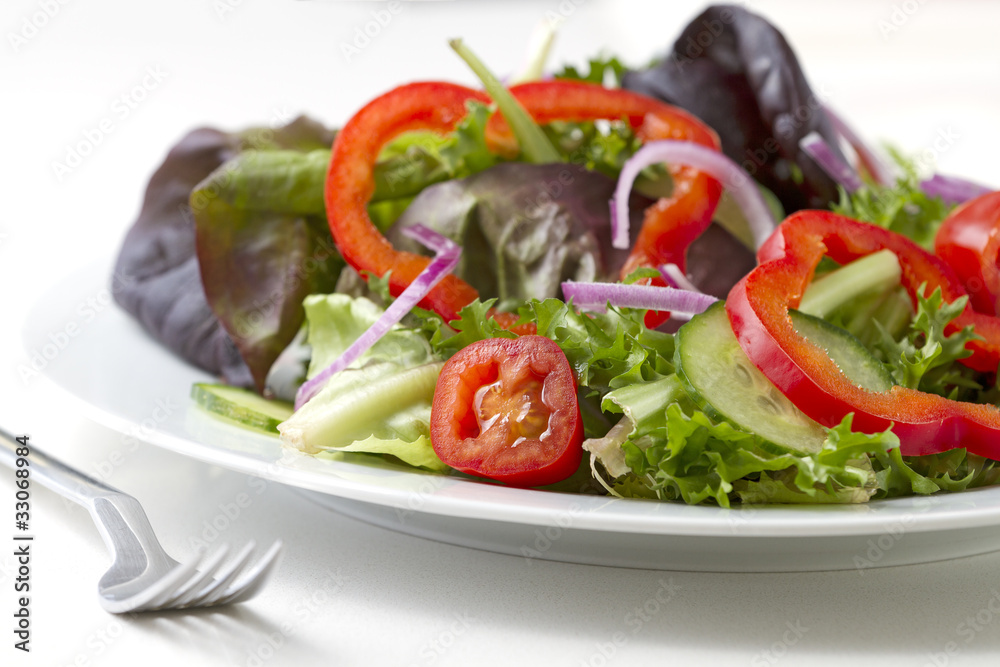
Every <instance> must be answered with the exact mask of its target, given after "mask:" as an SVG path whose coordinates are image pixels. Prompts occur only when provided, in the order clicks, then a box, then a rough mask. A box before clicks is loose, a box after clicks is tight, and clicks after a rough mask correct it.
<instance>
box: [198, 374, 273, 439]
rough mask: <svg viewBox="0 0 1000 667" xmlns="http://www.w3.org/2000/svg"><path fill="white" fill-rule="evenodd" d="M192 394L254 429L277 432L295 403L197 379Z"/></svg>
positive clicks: (202, 403) (207, 406)
mask: <svg viewBox="0 0 1000 667" xmlns="http://www.w3.org/2000/svg"><path fill="white" fill-rule="evenodd" d="M191 398H192V399H194V402H195V403H197V404H198V405H200V406H201V407H202V408H204V409H205V410H208V411H209V412H211V413H213V414H215V415H218V416H219V417H223V418H224V419H228V420H230V421H234V422H236V423H237V424H240V425H241V426H246V427H247V428H251V429H253V430H255V431H261V432H262V433H268V434H273V435H277V434H278V424H280V423H281V422H283V421H285V420H287V419H288V418H289V417H291V416H292V405H291V403H286V402H285V401H269V400H268V399H266V398H263V397H262V396H260V395H258V394H255V393H254V392H252V391H250V390H248V389H240V388H239V387H230V386H228V385H224V384H205V383H197V384H195V385H194V386H192V387H191Z"/></svg>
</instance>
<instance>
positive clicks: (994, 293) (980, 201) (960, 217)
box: [934, 192, 1000, 315]
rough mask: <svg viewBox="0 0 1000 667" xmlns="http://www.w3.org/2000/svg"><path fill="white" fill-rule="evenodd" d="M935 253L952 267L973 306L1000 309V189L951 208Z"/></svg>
mask: <svg viewBox="0 0 1000 667" xmlns="http://www.w3.org/2000/svg"><path fill="white" fill-rule="evenodd" d="M934 253H935V254H936V255H937V256H938V257H940V258H941V259H943V260H944V261H946V262H948V264H950V265H951V268H953V269H955V273H957V274H958V278H959V280H960V281H961V282H962V286H963V287H965V291H966V292H968V293H969V302H970V303H971V304H972V307H973V308H975V309H976V310H977V311H978V312H980V313H986V314H987V315H996V314H997V313H998V312H1000V310H998V308H997V305H998V300H1000V192H990V193H988V194H985V195H983V196H981V197H976V198H975V199H973V200H971V201H968V202H966V203H964V204H962V205H961V206H959V207H958V208H956V209H955V210H954V211H952V213H951V215H949V216H948V217H947V218H946V219H945V221H944V222H943V223H941V227H940V229H938V233H937V236H936V237H935V238H934Z"/></svg>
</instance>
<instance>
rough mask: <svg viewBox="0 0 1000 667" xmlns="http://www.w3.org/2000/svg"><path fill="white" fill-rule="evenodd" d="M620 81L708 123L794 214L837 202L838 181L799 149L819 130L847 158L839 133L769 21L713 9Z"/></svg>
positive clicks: (730, 152) (741, 12) (737, 10)
mask: <svg viewBox="0 0 1000 667" xmlns="http://www.w3.org/2000/svg"><path fill="white" fill-rule="evenodd" d="M623 86H624V87H625V88H627V89H630V90H635V91H637V92H640V93H644V94H646V95H650V96H651V97H656V98H658V99H661V100H663V101H665V102H668V103H670V104H675V105H677V106H679V107H682V108H684V109H687V110H689V111H691V112H692V113H694V114H695V115H696V116H698V117H699V118H701V119H702V120H703V121H705V122H706V123H708V124H709V125H710V126H711V127H712V128H713V129H714V130H715V131H716V132H718V133H719V138H720V139H721V140H722V150H723V152H725V154H726V155H728V156H729V157H730V158H732V159H733V160H735V161H736V162H737V163H739V164H741V165H743V166H744V169H746V170H747V171H748V172H749V173H750V175H751V176H753V177H754V178H755V179H757V180H758V181H759V182H760V183H761V184H763V185H764V186H765V187H767V188H769V189H770V190H771V191H773V192H774V193H775V195H777V197H778V199H779V200H780V201H781V203H782V205H783V206H784V208H785V210H786V211H788V212H789V213H791V212H793V211H796V210H799V209H802V208H826V207H827V206H828V205H829V204H830V203H832V202H834V201H837V185H836V183H834V182H833V180H831V179H830V177H829V176H827V175H826V173H825V172H824V171H823V170H822V169H821V168H820V167H819V165H817V164H816V163H815V162H813V161H812V159H811V158H809V157H808V156H806V155H805V154H804V153H803V152H802V151H801V150H800V149H799V141H800V140H801V139H802V138H803V137H804V136H806V135H807V134H809V133H810V132H818V133H819V134H820V135H822V136H823V138H824V139H826V141H827V143H828V144H829V145H830V146H831V147H833V149H834V150H835V151H836V152H837V155H838V157H841V159H843V157H842V155H841V154H840V151H839V150H838V149H837V137H836V134H835V133H834V132H833V130H832V128H831V126H830V122H829V120H828V119H827V117H826V113H825V112H824V111H823V108H822V100H820V98H818V97H817V96H816V94H815V93H814V92H813V90H812V89H811V88H810V87H809V84H808V82H807V81H806V77H805V74H804V73H803V71H802V67H801V66H800V65H799V62H798V60H797V59H796V57H795V53H794V52H793V51H792V48H791V47H790V46H789V45H788V42H787V41H785V38H784V36H783V35H782V34H781V32H779V31H778V29H777V28H775V27H774V26H773V25H771V24H770V23H768V22H767V20H765V19H764V18H762V17H760V16H758V15H756V14H753V13H752V12H749V11H747V10H746V9H744V8H742V7H738V6H734V5H715V6H712V7H709V8H708V9H706V10H705V11H704V12H703V13H702V14H701V15H699V16H698V17H697V18H695V19H694V20H693V21H691V23H690V24H688V26H687V27H686V28H685V29H684V31H683V32H682V33H681V35H680V37H678V38H677V41H676V42H675V43H674V45H673V48H672V49H671V50H670V51H669V52H668V53H667V54H666V56H665V57H664V58H663V59H662V60H661V61H660V62H658V63H656V64H655V65H653V66H652V67H650V68H649V69H646V70H639V71H631V72H626V74H625V76H624V79H623Z"/></svg>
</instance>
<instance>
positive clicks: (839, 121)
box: [823, 107, 896, 185]
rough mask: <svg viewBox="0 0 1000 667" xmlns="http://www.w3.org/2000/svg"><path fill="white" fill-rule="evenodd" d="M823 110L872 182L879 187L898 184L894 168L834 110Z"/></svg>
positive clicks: (828, 108)
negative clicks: (869, 175) (852, 150)
mask: <svg viewBox="0 0 1000 667" xmlns="http://www.w3.org/2000/svg"><path fill="white" fill-rule="evenodd" d="M823 110H824V111H826V117H827V118H829V119H830V124H831V125H833V129H834V131H836V132H837V134H839V135H840V136H841V137H843V138H844V139H845V140H846V141H847V143H848V144H850V145H851V148H853V149H854V152H855V153H857V154H858V158H859V159H860V160H861V162H862V164H864V166H865V169H867V170H868V173H869V174H871V177H872V180H874V181H875V182H876V183H878V184H879V185H892V184H894V183H895V182H896V173H895V171H894V170H893V168H892V166H891V165H890V164H888V163H887V162H886V161H885V160H883V159H882V158H881V157H879V155H878V153H876V152H875V151H874V150H873V149H871V148H870V147H869V146H868V144H866V143H865V142H864V141H862V139H861V137H860V136H859V135H858V134H857V133H856V132H855V131H854V130H853V129H851V126H850V125H848V124H847V123H846V122H844V119H843V118H841V117H840V116H839V115H838V114H836V113H835V112H834V111H833V109H831V108H830V107H823Z"/></svg>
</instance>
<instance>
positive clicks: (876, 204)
mask: <svg viewBox="0 0 1000 667" xmlns="http://www.w3.org/2000/svg"><path fill="white" fill-rule="evenodd" d="M894 157H895V158H896V161H897V163H899V165H900V167H901V168H902V169H903V176H902V177H900V178H898V179H897V180H896V183H895V184H893V185H876V184H873V183H867V184H865V186H864V187H862V188H860V189H858V190H856V191H854V192H852V193H848V192H846V191H845V190H844V189H843V188H841V190H840V201H839V202H838V203H835V204H833V205H832V206H831V208H832V209H833V210H834V211H835V212H837V213H840V214H841V215H846V216H847V217H849V218H854V219H855V220H860V221H862V222H869V223H871V224H873V225H878V226H879V227H884V228H886V229H888V230H891V231H894V232H897V233H899V234H903V235H904V236H907V237H909V238H910V239H911V240H913V241H914V242H916V243H917V244H919V245H920V246H922V247H923V248H924V249H925V250H931V251H932V250H933V249H934V236H935V235H936V234H937V230H938V228H939V227H940V226H941V223H942V222H943V221H944V219H945V218H946V217H948V214H949V213H950V212H951V210H952V208H954V206H953V205H950V204H947V203H946V202H945V201H944V200H943V199H941V198H940V197H930V196H928V195H927V194H926V193H925V192H924V191H923V189H922V188H921V185H920V177H919V176H918V175H917V173H916V170H915V168H914V167H913V165H912V164H911V163H909V162H908V161H907V160H906V159H905V158H903V157H902V156H900V155H899V154H898V153H894Z"/></svg>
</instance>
